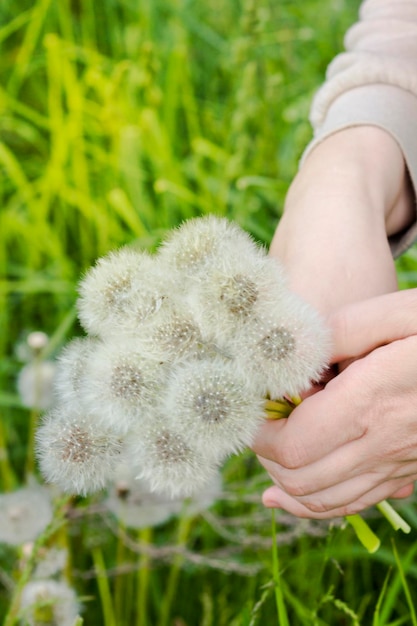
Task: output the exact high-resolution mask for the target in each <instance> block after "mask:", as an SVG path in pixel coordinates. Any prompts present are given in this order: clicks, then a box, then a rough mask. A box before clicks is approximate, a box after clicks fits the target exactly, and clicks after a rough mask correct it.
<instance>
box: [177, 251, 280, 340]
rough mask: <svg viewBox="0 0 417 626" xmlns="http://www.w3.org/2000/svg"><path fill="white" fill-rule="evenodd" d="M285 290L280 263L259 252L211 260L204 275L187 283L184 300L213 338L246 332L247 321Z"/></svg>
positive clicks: (250, 320)
mask: <svg viewBox="0 0 417 626" xmlns="http://www.w3.org/2000/svg"><path fill="white" fill-rule="evenodd" d="M287 293H288V288H287V286H286V280H285V277H284V274H283V270H282V268H281V266H280V265H279V264H278V263H277V262H276V260H275V259H273V258H271V257H268V256H266V254H265V253H263V252H262V251H259V253H258V254H252V255H249V256H242V255H241V256H239V257H236V256H230V255H228V254H227V255H221V256H219V257H218V258H217V257H216V258H215V259H213V262H212V263H211V264H210V266H209V267H207V269H206V272H205V274H204V278H202V279H201V280H199V281H194V283H193V284H192V285H191V286H190V290H189V295H188V298H187V302H188V304H189V308H190V312H191V313H192V314H193V315H194V317H195V318H196V320H197V321H198V323H199V324H200V326H201V327H204V329H205V330H206V331H207V332H209V333H210V334H211V335H212V336H214V337H217V338H230V337H234V336H236V335H237V334H238V333H241V332H245V329H244V327H245V326H246V325H247V324H251V323H253V321H254V320H256V317H257V315H259V314H260V313H261V312H263V311H264V310H265V308H268V307H271V306H273V305H275V304H276V302H277V301H279V302H280V301H281V300H283V299H285V297H286V295H287Z"/></svg>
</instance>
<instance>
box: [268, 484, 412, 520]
mask: <svg viewBox="0 0 417 626" xmlns="http://www.w3.org/2000/svg"><path fill="white" fill-rule="evenodd" d="M406 481H407V479H398V480H392V481H389V482H384V483H383V484H381V485H378V486H377V487H375V488H374V489H371V490H370V491H368V492H366V493H364V494H362V495H361V496H360V497H359V498H357V499H355V500H352V501H350V502H349V503H347V504H344V505H342V506H339V507H338V506H336V507H332V508H330V509H323V510H320V509H319V507H317V509H315V510H313V509H312V508H310V506H308V505H307V504H305V503H304V502H300V501H299V500H298V499H296V498H292V497H291V496H289V495H288V494H286V493H285V492H284V491H282V489H280V488H279V487H276V486H273V487H270V488H269V489H267V490H266V491H265V492H264V494H263V497H262V502H263V504H264V506H266V507H267V508H279V509H284V510H285V511H287V512H288V513H290V514H291V515H295V516H296V517H302V518H307V519H333V518H336V517H344V516H345V515H354V514H355V513H359V512H360V511H363V510H364V509H367V508H369V507H370V506H373V505H375V504H378V503H379V502H382V501H383V500H386V499H387V498H390V497H391V494H392V493H395V492H398V491H400V490H401V489H402V488H403V487H405V486H406V485H405V482H406Z"/></svg>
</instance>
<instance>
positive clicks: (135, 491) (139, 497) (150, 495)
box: [104, 463, 182, 528]
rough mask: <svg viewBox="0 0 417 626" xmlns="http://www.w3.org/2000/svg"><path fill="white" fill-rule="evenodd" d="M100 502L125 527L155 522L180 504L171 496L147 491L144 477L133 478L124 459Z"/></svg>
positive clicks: (163, 518)
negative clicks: (106, 495) (105, 495)
mask: <svg viewBox="0 0 417 626" xmlns="http://www.w3.org/2000/svg"><path fill="white" fill-rule="evenodd" d="M104 504H105V506H106V508H107V509H109V511H111V512H112V513H113V514H114V515H115V516H116V517H117V518H118V519H119V520H121V521H122V522H123V524H124V525H125V526H127V527H129V528H148V527H152V526H158V525H159V524H163V523H164V522H166V521H167V520H169V519H170V518H171V517H172V516H173V515H176V514H178V513H179V512H180V511H181V508H182V500H173V499H171V498H168V497H167V496H166V495H161V494H158V493H155V492H153V491H151V489H150V486H149V484H148V483H147V481H145V480H142V479H139V478H135V472H134V471H133V469H132V467H131V466H129V465H127V464H126V463H123V464H121V465H120V466H119V467H117V468H116V472H115V479H114V481H113V483H112V485H111V487H110V490H109V495H108V497H107V498H106V500H105V501H104Z"/></svg>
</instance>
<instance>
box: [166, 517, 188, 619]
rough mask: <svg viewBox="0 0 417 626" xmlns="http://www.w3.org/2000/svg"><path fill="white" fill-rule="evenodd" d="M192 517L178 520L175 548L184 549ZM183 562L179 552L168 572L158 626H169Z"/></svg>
mask: <svg viewBox="0 0 417 626" xmlns="http://www.w3.org/2000/svg"><path fill="white" fill-rule="evenodd" d="M191 523H192V517H188V516H186V515H182V516H181V518H180V519H179V526H178V539H177V547H178V548H181V547H185V545H186V543H187V538H188V534H189V532H190V529H191ZM183 561H184V557H183V556H182V554H181V551H180V550H179V552H178V554H177V555H176V556H175V557H174V560H173V563H172V565H171V570H170V572H169V577H168V582H167V586H166V591H165V594H164V602H163V605H162V608H161V616H160V620H159V626H167V625H168V624H169V614H170V611H171V608H172V601H173V599H174V595H175V591H176V589H177V583H178V577H179V574H180V570H181V565H182V563H183Z"/></svg>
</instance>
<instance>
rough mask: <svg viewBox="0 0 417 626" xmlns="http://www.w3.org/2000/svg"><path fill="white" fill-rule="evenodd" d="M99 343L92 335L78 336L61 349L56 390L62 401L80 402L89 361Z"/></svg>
mask: <svg viewBox="0 0 417 626" xmlns="http://www.w3.org/2000/svg"><path fill="white" fill-rule="evenodd" d="M98 345H100V343H99V341H98V340H96V339H93V338H91V337H83V338H78V337H77V338H76V339H73V340H72V341H70V342H69V343H68V344H67V345H66V346H65V348H64V349H63V350H62V351H61V353H60V355H59V357H58V360H57V367H56V376H55V392H56V395H57V397H58V398H59V400H60V401H62V402H70V403H78V402H80V400H81V392H82V388H83V384H84V379H85V372H86V367H87V363H88V360H89V358H90V357H91V355H92V353H93V352H94V351H95V349H96V348H97V346H98Z"/></svg>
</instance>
